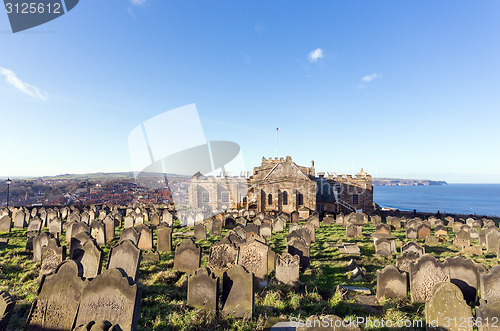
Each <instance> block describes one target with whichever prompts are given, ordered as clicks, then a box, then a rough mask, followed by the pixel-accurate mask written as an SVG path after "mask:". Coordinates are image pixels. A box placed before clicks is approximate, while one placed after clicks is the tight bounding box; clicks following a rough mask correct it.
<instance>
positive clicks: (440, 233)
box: [434, 225, 448, 238]
mask: <svg viewBox="0 0 500 331" xmlns="http://www.w3.org/2000/svg"><path fill="white" fill-rule="evenodd" d="M434 234H435V236H436V237H443V238H445V237H447V236H448V230H447V229H446V227H445V226H444V225H437V226H436V227H435V228H434Z"/></svg>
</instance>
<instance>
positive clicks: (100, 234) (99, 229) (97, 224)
mask: <svg viewBox="0 0 500 331" xmlns="http://www.w3.org/2000/svg"><path fill="white" fill-rule="evenodd" d="M90 234H91V235H92V237H93V238H94V239H95V241H96V243H97V245H99V246H104V245H106V226H105V225H104V222H103V221H101V220H95V221H92V222H91V223H90Z"/></svg>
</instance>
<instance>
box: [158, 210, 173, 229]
mask: <svg viewBox="0 0 500 331" xmlns="http://www.w3.org/2000/svg"><path fill="white" fill-rule="evenodd" d="M161 221H162V223H166V224H167V225H168V226H170V227H172V225H173V224H174V218H173V216H172V214H171V213H170V212H169V211H168V210H166V209H165V210H164V211H163V216H162V219H161Z"/></svg>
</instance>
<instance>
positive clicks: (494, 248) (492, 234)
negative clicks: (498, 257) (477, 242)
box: [486, 228, 500, 254]
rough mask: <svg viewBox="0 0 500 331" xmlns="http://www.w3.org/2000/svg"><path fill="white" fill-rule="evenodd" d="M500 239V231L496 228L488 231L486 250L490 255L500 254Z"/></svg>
mask: <svg viewBox="0 0 500 331" xmlns="http://www.w3.org/2000/svg"><path fill="white" fill-rule="evenodd" d="M499 239H500V231H499V230H498V229H497V228H495V229H494V230H490V231H488V233H487V234H486V250H487V251H488V252H489V253H493V254H497V253H498V241H499Z"/></svg>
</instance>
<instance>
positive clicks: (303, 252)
mask: <svg viewBox="0 0 500 331" xmlns="http://www.w3.org/2000/svg"><path fill="white" fill-rule="evenodd" d="M287 252H288V253H289V254H291V255H298V256H299V258H300V268H301V269H302V270H304V269H307V268H308V267H309V264H310V250H309V246H307V244H306V242H305V241H304V239H302V238H293V239H291V240H290V241H289V242H288V243H287Z"/></svg>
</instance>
